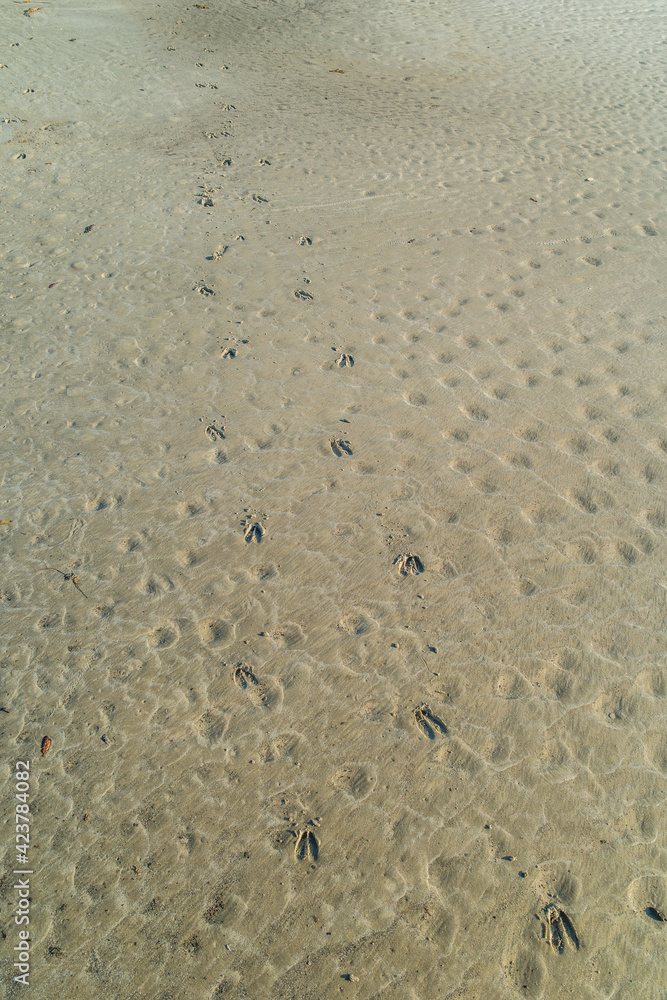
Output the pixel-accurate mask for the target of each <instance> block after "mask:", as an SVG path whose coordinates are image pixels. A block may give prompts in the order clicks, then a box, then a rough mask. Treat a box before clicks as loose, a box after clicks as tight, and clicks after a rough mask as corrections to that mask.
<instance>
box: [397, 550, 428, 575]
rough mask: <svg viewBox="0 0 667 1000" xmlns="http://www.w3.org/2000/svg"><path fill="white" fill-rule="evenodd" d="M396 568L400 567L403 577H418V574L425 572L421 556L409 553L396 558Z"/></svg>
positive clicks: (399, 570)
mask: <svg viewBox="0 0 667 1000" xmlns="http://www.w3.org/2000/svg"><path fill="white" fill-rule="evenodd" d="M394 566H398V572H399V573H400V574H401V576H408V574H409V573H412V574H413V575H414V576H417V574H418V573H423V572H424V563H423V562H422V561H421V559H420V558H419V556H413V555H411V554H410V553H409V552H408V553H406V554H405V555H401V556H396V558H395V559H394Z"/></svg>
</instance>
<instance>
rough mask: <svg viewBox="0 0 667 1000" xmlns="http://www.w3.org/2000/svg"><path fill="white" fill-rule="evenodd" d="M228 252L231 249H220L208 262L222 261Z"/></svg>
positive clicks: (211, 255) (214, 252)
mask: <svg viewBox="0 0 667 1000" xmlns="http://www.w3.org/2000/svg"><path fill="white" fill-rule="evenodd" d="M228 250H229V247H220V249H219V250H214V251H213V253H212V254H210V256H208V257H207V258H206V260H221V259H222V257H224V255H225V254H226V252H227V251H228Z"/></svg>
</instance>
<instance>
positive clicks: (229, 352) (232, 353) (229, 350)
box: [220, 347, 236, 359]
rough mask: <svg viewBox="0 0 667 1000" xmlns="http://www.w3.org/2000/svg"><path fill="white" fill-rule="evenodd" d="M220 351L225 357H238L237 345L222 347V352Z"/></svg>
mask: <svg viewBox="0 0 667 1000" xmlns="http://www.w3.org/2000/svg"><path fill="white" fill-rule="evenodd" d="M220 353H221V356H222V357H223V358H228V359H231V358H235V357H236V348H235V347H223V348H221V352H220Z"/></svg>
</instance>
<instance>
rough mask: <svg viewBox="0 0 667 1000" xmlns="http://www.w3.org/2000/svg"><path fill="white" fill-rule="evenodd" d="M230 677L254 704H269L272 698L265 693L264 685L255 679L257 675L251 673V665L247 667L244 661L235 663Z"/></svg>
mask: <svg viewBox="0 0 667 1000" xmlns="http://www.w3.org/2000/svg"><path fill="white" fill-rule="evenodd" d="M232 677H233V679H234V683H235V684H236V686H237V687H240V688H241V690H242V691H245V693H246V694H247V695H248V697H249V698H250V701H251V702H252V703H253V704H254V705H264V706H265V707H270V706H271V704H272V700H271V699H270V698H269V696H268V695H267V692H266V690H265V689H264V686H263V685H262V684H260V683H259V681H258V680H257V677H256V676H255V674H254V673H253V671H252V668H251V667H247V666H246V665H245V663H239V664H237V666H236V667H235V668H234V672H233V674H232Z"/></svg>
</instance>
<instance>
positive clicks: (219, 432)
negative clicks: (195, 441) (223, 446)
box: [206, 424, 225, 441]
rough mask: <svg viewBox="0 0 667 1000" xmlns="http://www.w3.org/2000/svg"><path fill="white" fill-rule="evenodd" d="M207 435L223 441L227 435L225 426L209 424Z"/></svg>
mask: <svg viewBox="0 0 667 1000" xmlns="http://www.w3.org/2000/svg"><path fill="white" fill-rule="evenodd" d="M206 437H207V438H208V439H209V440H210V441H223V440H224V437H225V428H224V427H216V426H215V424H209V425H208V427H207V428H206Z"/></svg>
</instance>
